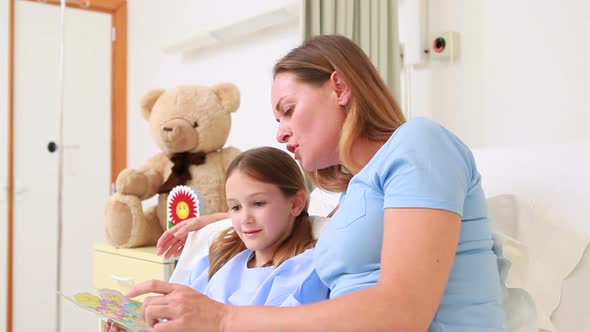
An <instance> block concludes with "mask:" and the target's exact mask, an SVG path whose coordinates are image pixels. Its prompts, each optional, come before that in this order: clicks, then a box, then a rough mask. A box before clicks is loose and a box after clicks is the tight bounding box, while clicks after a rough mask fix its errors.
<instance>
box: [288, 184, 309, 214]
mask: <svg viewBox="0 0 590 332" xmlns="http://www.w3.org/2000/svg"><path fill="white" fill-rule="evenodd" d="M291 202H292V205H291V214H293V215H294V216H295V217H297V216H298V215H299V214H300V213H301V211H303V210H304V209H305V207H306V206H307V193H306V192H305V190H299V191H298V192H297V193H296V194H295V196H293V199H292V201H291Z"/></svg>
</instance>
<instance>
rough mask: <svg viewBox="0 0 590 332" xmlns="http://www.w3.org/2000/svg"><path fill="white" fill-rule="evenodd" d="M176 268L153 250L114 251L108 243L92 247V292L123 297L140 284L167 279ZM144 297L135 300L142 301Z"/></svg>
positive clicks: (173, 260) (115, 249) (147, 248)
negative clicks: (104, 290) (114, 292)
mask: <svg viewBox="0 0 590 332" xmlns="http://www.w3.org/2000/svg"><path fill="white" fill-rule="evenodd" d="M175 264H176V259H165V258H164V257H162V256H157V255H156V247H142V248H131V249H117V248H115V247H113V246H112V245H110V244H108V243H95V244H94V288H96V289H100V288H109V289H115V290H118V291H120V292H122V293H125V292H126V291H127V290H128V289H129V288H131V287H132V286H133V285H136V284H138V283H140V282H142V281H146V280H150V279H158V280H168V279H170V276H172V272H173V271H174V266H175ZM145 296H146V295H144V296H139V297H137V298H136V300H138V301H142V300H143V298H145ZM101 325H102V323H101Z"/></svg>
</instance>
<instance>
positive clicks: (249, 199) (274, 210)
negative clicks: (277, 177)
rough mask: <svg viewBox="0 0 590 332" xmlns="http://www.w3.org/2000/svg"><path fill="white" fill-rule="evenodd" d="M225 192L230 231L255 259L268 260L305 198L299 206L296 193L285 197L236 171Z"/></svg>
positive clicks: (270, 187) (284, 235)
mask: <svg viewBox="0 0 590 332" xmlns="http://www.w3.org/2000/svg"><path fill="white" fill-rule="evenodd" d="M225 191H226V196H227V204H228V206H229V215H230V217H231V219H232V225H233V227H234V230H235V231H236V233H237V234H238V236H239V237H240V239H242V241H244V243H245V244H246V247H247V248H248V249H250V250H253V251H255V252H256V261H257V262H261V261H262V262H263V263H266V262H268V261H270V260H271V259H272V257H273V255H274V253H275V251H276V249H277V248H278V246H279V245H280V244H281V243H282V242H283V241H284V240H285V239H286V238H287V237H288V236H289V234H291V230H292V229H293V223H294V222H295V217H296V216H297V215H299V213H300V212H301V211H302V210H303V208H304V207H305V200H304V201H303V205H301V202H299V200H300V197H299V196H298V195H295V196H294V197H291V198H288V197H285V196H284V195H283V193H282V192H281V191H280V189H279V188H278V187H277V186H275V185H273V184H269V183H264V182H260V181H256V180H253V179H252V178H250V177H248V176H247V175H246V174H244V173H243V172H241V171H240V170H236V171H234V172H233V173H232V174H231V175H230V176H229V178H228V179H227V181H226V183H225ZM304 197H305V196H304Z"/></svg>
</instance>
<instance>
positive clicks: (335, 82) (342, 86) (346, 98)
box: [330, 71, 350, 107]
mask: <svg viewBox="0 0 590 332" xmlns="http://www.w3.org/2000/svg"><path fill="white" fill-rule="evenodd" d="M330 82H331V83H332V86H333V87H334V91H335V92H336V97H337V98H338V105H340V106H343V107H346V106H348V103H349V102H350V87H349V86H348V84H347V83H346V82H345V81H344V80H343V79H342V76H340V74H338V72H337V71H334V72H333V73H332V75H330Z"/></svg>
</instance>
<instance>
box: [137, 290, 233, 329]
mask: <svg viewBox="0 0 590 332" xmlns="http://www.w3.org/2000/svg"><path fill="white" fill-rule="evenodd" d="M147 293H158V294H162V295H160V296H150V297H147V298H146V299H145V300H144V302H143V304H142V305H141V314H142V316H143V317H144V318H145V321H146V322H147V323H148V325H149V326H151V327H153V328H154V331H155V332H180V331H187V332H188V331H197V330H198V331H219V330H220V329H221V323H222V317H223V316H224V314H225V311H226V310H227V307H229V306H226V305H223V304H221V303H219V302H215V301H213V300H211V299H209V298H208V297H206V296H205V295H203V294H201V293H199V292H197V291H195V290H193V289H192V288H190V287H187V286H184V285H179V284H172V283H168V282H165V281H160V280H150V281H146V282H143V283H141V284H138V285H136V286H135V287H133V288H131V289H130V290H129V291H128V292H127V294H126V295H127V296H129V297H135V296H138V295H142V294H147Z"/></svg>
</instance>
